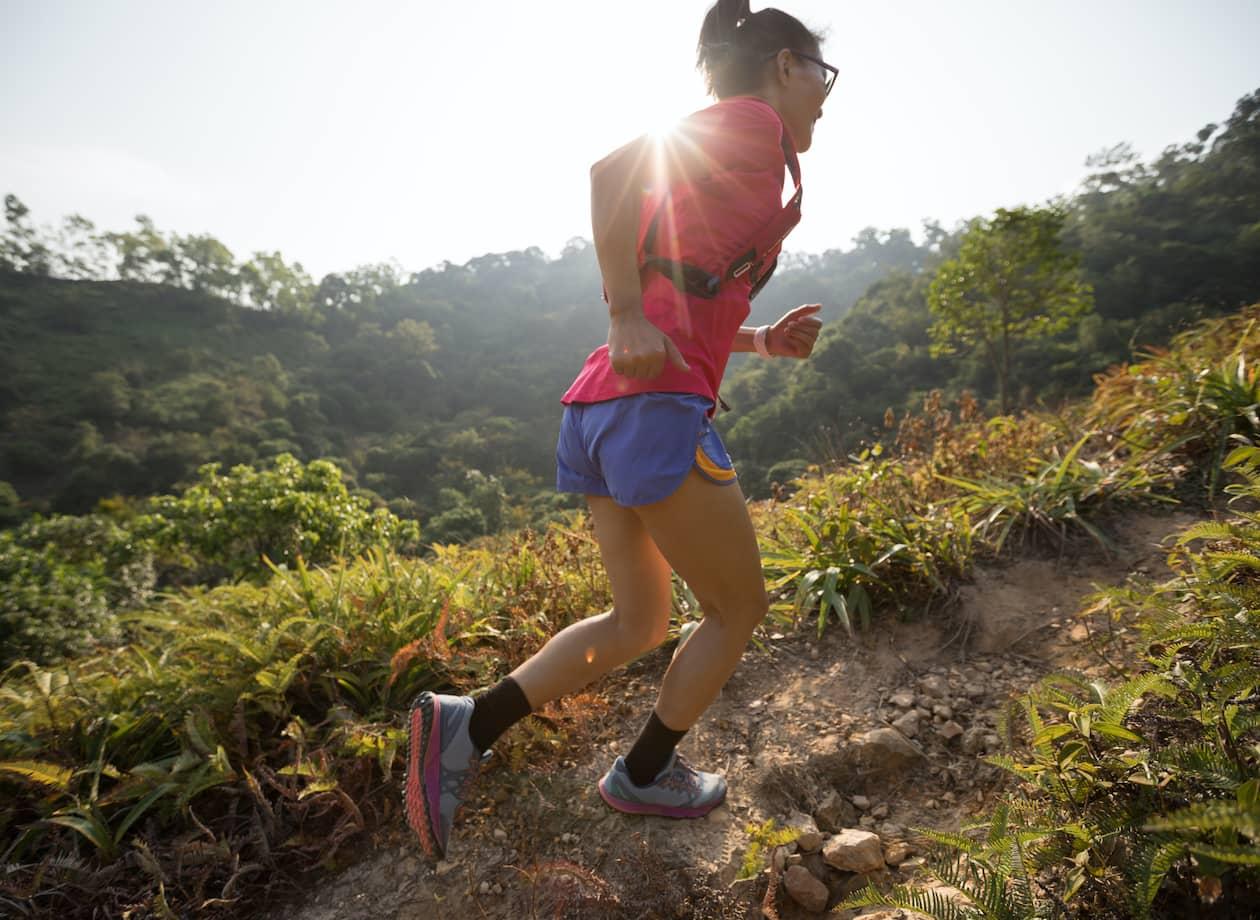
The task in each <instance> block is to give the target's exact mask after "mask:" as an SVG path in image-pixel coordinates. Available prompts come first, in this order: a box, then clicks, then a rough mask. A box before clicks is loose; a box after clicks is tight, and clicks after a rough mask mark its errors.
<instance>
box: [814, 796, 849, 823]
mask: <svg viewBox="0 0 1260 920" xmlns="http://www.w3.org/2000/svg"><path fill="white" fill-rule="evenodd" d="M814 819H815V820H816V821H817V822H818V826H819V827H820V828H822V829H823V830H824V831H829V832H835V831H838V830H840V829H841V828H844V827H848V826H850V825H852V824H855V823H856V822H857V810H856V809H854V807H853V806H852V805H850V804H849V802H848V801H847V800H846V799H845V798H844V796H842V795H840V793H838V792H836V790H834V789H828V790H827V792H826V794H825V795H824V796H823V800H822V804H820V805H819V806H818V808H817V809H816V810H815V811H814Z"/></svg>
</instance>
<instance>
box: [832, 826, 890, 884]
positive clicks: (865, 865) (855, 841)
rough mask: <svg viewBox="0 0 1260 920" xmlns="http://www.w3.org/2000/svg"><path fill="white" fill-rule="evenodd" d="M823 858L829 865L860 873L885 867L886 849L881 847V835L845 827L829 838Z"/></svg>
mask: <svg viewBox="0 0 1260 920" xmlns="http://www.w3.org/2000/svg"><path fill="white" fill-rule="evenodd" d="M823 859H824V860H825V861H826V863H827V865H829V866H833V867H834V868H836V869H843V870H844V871H846V872H857V873H858V874H860V875H865V874H867V873H868V872H875V871H877V870H879V869H882V868H883V867H884V851H883V850H882V849H881V848H880V845H879V837H877V836H876V835H875V834H872V833H870V832H869V831H860V830H856V829H854V828H845V829H844V830H842V831H840V833H838V834H836V835H835V836H834V837H832V838H831V839H830V840H828V841H827V843H826V845H825V846H824V847H823Z"/></svg>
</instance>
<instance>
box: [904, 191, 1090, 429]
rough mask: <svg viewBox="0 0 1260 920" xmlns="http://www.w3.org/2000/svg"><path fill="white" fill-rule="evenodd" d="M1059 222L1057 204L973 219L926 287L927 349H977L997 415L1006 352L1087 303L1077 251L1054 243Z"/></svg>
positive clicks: (1062, 324)
mask: <svg viewBox="0 0 1260 920" xmlns="http://www.w3.org/2000/svg"><path fill="white" fill-rule="evenodd" d="M1064 219H1065V215H1064V213H1063V211H1062V210H1061V209H1059V208H1057V207H1050V208H1027V207H1021V208H1015V209H1014V210H1009V211H1008V210H1006V209H1005V208H999V209H998V211H997V213H996V214H995V215H994V216H993V217H992V218H978V219H977V220H975V221H974V222H973V223H972V225H971V228H970V229H969V230H968V232H967V234H966V235H965V236H964V237H963V241H962V245H961V246H960V247H959V251H958V255H957V257H956V258H953V259H949V260H947V261H945V262H943V263H942V264H941V267H940V268H939V269H938V270H937V272H936V276H935V277H934V278H933V279H932V284H931V286H930V287H929V288H928V308H929V309H930V310H931V311H932V316H933V317H934V321H933V323H932V327H931V336H932V342H933V345H932V353H933V354H937V355H941V354H956V353H960V352H970V351H973V350H975V349H980V350H982V351H983V353H984V355H985V357H986V358H987V359H988V361H989V363H990V364H991V365H992V367H993V371H994V374H995V376H996V377H997V384H998V395H999V399H1000V401H1001V405H1002V412H1003V413H1006V412H1009V411H1010V408H1011V407H1010V377H1011V354H1012V353H1013V351H1014V349H1015V347H1016V346H1017V345H1018V344H1019V342H1020V341H1022V340H1027V339H1036V338H1041V337H1044V336H1049V335H1053V334H1055V333H1058V332H1062V331H1063V330H1065V329H1067V328H1069V327H1070V326H1072V325H1073V324H1075V323H1077V322H1079V321H1080V319H1081V317H1082V316H1084V315H1085V314H1087V313H1089V312H1090V311H1091V310H1092V308H1093V290H1092V288H1091V287H1090V285H1089V284H1088V283H1087V282H1085V281H1084V280H1082V278H1081V275H1080V256H1079V255H1078V254H1076V253H1074V252H1069V251H1067V250H1066V249H1065V248H1064V247H1063V246H1062V245H1061V243H1060V241H1059V234H1060V233H1061V232H1062V230H1063V222H1064Z"/></svg>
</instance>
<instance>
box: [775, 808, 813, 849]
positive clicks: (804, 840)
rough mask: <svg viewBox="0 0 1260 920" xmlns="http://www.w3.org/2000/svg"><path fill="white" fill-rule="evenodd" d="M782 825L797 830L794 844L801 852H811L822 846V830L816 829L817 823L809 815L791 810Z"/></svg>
mask: <svg viewBox="0 0 1260 920" xmlns="http://www.w3.org/2000/svg"><path fill="white" fill-rule="evenodd" d="M784 827H787V828H789V829H791V830H794V831H796V832H797V833H796V845H797V846H798V847H799V848H800V849H801V850H802V851H803V852H805V853H812V852H813V851H814V850H817V849H818V848H819V847H821V846H822V832H821V831H819V830H818V825H817V824H815V823H814V819H813V818H811V817H810V816H809V815H805V814H801V813H800V812H799V811H796V812H793V813H792V814H791V815H789V816H788V819H787V822H786V823H785V824H784Z"/></svg>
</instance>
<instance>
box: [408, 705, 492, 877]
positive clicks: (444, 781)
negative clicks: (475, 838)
mask: <svg viewBox="0 0 1260 920" xmlns="http://www.w3.org/2000/svg"><path fill="white" fill-rule="evenodd" d="M472 712H473V699H472V697H471V696H448V695H446V694H435V693H430V692H428V691H427V690H426V691H425V692H424V693H421V694H420V695H419V696H418V697H416V699H415V702H413V703H412V704H411V713H410V715H409V717H408V720H407V779H406V784H405V785H404V788H403V803H404V805H405V806H406V811H407V823H408V824H410V825H411V828H412V830H414V831H415V832H416V836H418V837H419V838H420V846H421V847H422V848H423V849H424V852H425V855H427V856H428V857H430V858H436V859H442V858H443V857H445V856H446V842H447V840H448V839H449V838H450V835H451V825H452V824H453V823H454V821H455V816H456V815H457V814H458V813H459V810H460V806H462V805H463V803H464V800H465V799H466V798H468V792H469V790H470V789H471V788H472V784H473V781H474V780H475V779H476V778H477V774H478V773H479V772H480V770H481V765H482V763H484V762H485V761H486V760H488V759H489V758H490V752H489V751H487V752H485V753H484V754H483V753H482V752H481V751H479V750H477V747H476V745H474V744H473V742H472V738H471V737H470V736H469V734H468V722H469V719H471V718H472Z"/></svg>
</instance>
